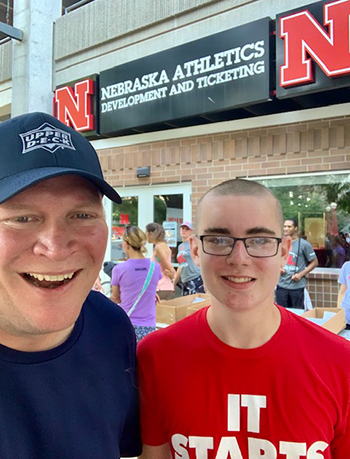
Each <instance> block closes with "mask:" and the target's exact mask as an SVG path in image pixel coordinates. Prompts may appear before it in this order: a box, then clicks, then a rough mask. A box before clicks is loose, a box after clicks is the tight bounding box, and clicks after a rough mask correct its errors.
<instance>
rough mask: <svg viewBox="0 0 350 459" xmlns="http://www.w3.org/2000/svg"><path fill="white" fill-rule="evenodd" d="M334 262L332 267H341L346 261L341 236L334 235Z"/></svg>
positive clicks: (332, 241)
mask: <svg viewBox="0 0 350 459" xmlns="http://www.w3.org/2000/svg"><path fill="white" fill-rule="evenodd" d="M331 243H332V253H333V264H332V268H341V267H342V266H343V264H344V261H345V255H346V254H345V249H344V247H343V246H342V240H341V238H340V237H339V236H333V238H332V240H331Z"/></svg>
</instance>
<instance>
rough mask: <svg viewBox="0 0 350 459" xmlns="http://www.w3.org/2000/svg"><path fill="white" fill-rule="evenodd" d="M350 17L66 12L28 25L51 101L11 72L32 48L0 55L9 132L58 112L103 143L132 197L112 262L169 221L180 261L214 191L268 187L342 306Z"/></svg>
mask: <svg viewBox="0 0 350 459" xmlns="http://www.w3.org/2000/svg"><path fill="white" fill-rule="evenodd" d="M35 3H36V2H35V0H27V3H26V6H27V8H29V10H31V9H32V8H33V5H35ZM53 3H54V2H53ZM349 3H350V2H349V1H348V0H344V1H340V2H339V1H337V2H335V1H320V2H316V3H312V4H310V2H309V1H301V0H277V1H274V2H271V1H269V0H186V1H176V2H163V1H161V0H157V1H154V0H152V1H151V0H142V1H141V0H133V1H130V0H118V1H115V0H95V1H92V2H90V3H88V4H86V5H84V6H82V7H81V8H78V9H76V10H74V11H72V12H70V13H69V14H65V15H62V16H59V15H58V14H57V5H56V9H55V10H54V9H53V8H52V9H50V15H46V19H45V18H42V16H43V15H42V14H39V13H37V18H39V19H38V20H37V21H35V24H34V25H33V24H30V26H29V30H32V29H34V28H35V27H40V21H41V20H42V21H44V22H46V23H48V26H47V28H46V29H45V32H43V33H44V34H46V35H47V38H48V39H47V40H45V39H43V37H41V41H42V42H43V43H42V46H43V51H42V53H41V54H39V55H40V56H41V59H42V58H43V56H46V58H45V59H44V61H45V65H47V63H48V62H49V63H50V66H51V68H52V73H50V72H49V71H48V70H47V71H45V75H43V80H42V81H41V84H39V83H37V85H38V86H42V87H41V88H40V91H41V93H40V94H41V95H40V97H41V101H40V100H37V101H35V91H36V88H35V85H32V86H31V88H32V89H30V90H24V91H23V71H22V76H21V75H20V74H19V73H20V72H18V68H17V69H16V59H17V58H16V59H15V57H16V56H18V55H21V54H20V53H22V54H23V47H24V46H26V47H27V54H28V56H31V54H34V57H35V55H36V54H37V52H36V51H35V50H31V49H30V47H29V45H32V43H27V44H26V43H13V40H12V42H11V41H10V42H7V43H3V44H1V45H0V62H1V63H2V64H3V65H1V66H0V117H2V118H0V119H5V118H6V117H9V116H10V115H11V113H12V116H13V115H15V114H19V113H20V112H21V110H23V111H28V110H29V111H32V110H34V109H39V110H40V109H44V110H45V111H49V109H48V108H47V107H48V105H47V104H50V107H51V106H52V100H54V103H53V107H54V109H53V110H54V111H55V114H56V116H58V117H60V118H63V119H62V121H65V122H67V123H69V124H72V125H73V126H74V125H75V127H76V128H78V129H79V130H81V131H82V132H84V135H86V136H88V137H89V138H90V139H91V140H92V143H93V144H94V146H95V148H96V149H97V151H98V154H99V156H100V159H101V163H102V167H103V172H104V174H105V177H106V179H107V180H108V181H109V182H110V183H111V184H112V185H113V186H115V187H116V188H117V189H118V191H119V192H120V194H121V195H122V196H123V204H122V205H121V206H120V207H117V206H112V205H111V204H109V203H106V213H107V216H108V220H109V226H110V229H111V239H110V244H109V247H108V250H107V254H106V259H108V260H109V259H114V260H117V259H118V258H119V257H120V256H121V250H120V243H119V242H118V241H119V236H120V234H121V232H122V230H123V228H124V227H125V224H127V223H132V224H137V225H139V226H140V227H142V228H144V227H145V225H146V224H147V223H150V222H152V221H158V222H160V223H163V222H166V223H165V226H167V229H168V234H169V240H170V244H171V245H173V246H174V248H173V251H174V257H175V255H176V246H177V245H178V243H179V234H178V227H179V225H180V224H181V222H183V221H188V220H193V219H194V218H195V211H196V206H197V203H198V200H199V198H200V197H201V195H202V194H203V193H204V192H206V191H207V190H208V189H209V188H210V187H211V186H213V185H216V184H218V183H220V182H221V181H223V180H226V179H230V178H236V177H241V178H247V179H254V180H259V181H261V182H262V183H264V184H265V185H266V186H268V187H270V188H272V189H273V191H274V192H275V193H276V195H277V196H278V198H279V199H280V200H281V202H282V206H283V211H284V214H285V218H296V219H297V221H298V226H299V229H300V231H301V235H302V236H303V237H305V238H307V239H308V240H309V241H310V243H312V245H313V247H314V248H315V250H316V253H317V256H318V258H319V262H320V267H319V268H317V269H316V270H315V271H314V272H313V273H311V274H310V275H309V279H308V288H309V292H310V296H311V299H312V301H313V305H314V306H336V297H337V292H338V286H337V278H338V273H339V266H338V265H337V263H338V261H336V253H337V248H336V244H337V243H338V239H339V238H341V236H342V234H341V233H344V235H346V233H350V194H349V185H350V95H349V94H348V92H349V90H348V86H349V81H350V80H348V79H349V74H350V71H349V69H350V58H349V51H348V50H347V51H346V50H344V49H343V47H342V46H341V44H340V43H342V42H344V41H345V42H346V39H345V40H344V38H346V37H347V38H348V36H349V26H348V24H349V21H348V20H347V21H346V20H345V21H343V20H342V18H345V19H346V18H348V17H349V14H350V7H349ZM56 16H57V17H56ZM22 17H23V11H22ZM289 18H291V19H289ZM295 18H297V19H295ZM287 19H288V20H287ZM15 20H16V10H14V23H15ZM293 20H295V21H297V20H299V21H304V22H303V23H300V22H299V23H298V22H295V24H293ZM346 22H347V26H346V25H344V24H346ZM19 24H22V25H23V27H25V26H26V24H27V22H26V19H24V22H22V23H19ZM300 24H302V26H301V25H300ZM50 27H51V29H52V32H51V31H50V30H51V29H50ZM31 28H32V29H31ZM300 29H302V30H305V31H307V32H308V35H307V37H306V38H305V40H303V38H304V37H301V36H300V34H299V35H298V34H297V32H296V30H300ZM41 30H44V29H43V28H41ZM293 33H294V35H293ZM24 36H26V35H24ZM27 36H29V34H27ZM34 36H35V35H34ZM293 36H294V42H295V43H296V45H295V48H294V49H292V48H287V44H288V45H290V44H291V43H292V42H293ZM50 40H51V41H50ZM23 41H25V38H24V40H23ZM347 42H349V40H348V39H347ZM48 43H49V44H48ZM50 43H52V46H51V45H50ZM298 43H299V44H300V43H304V44H303V45H300V46H299V47H298ZM305 43H306V44H305ZM21 47H22V48H21ZM28 49H29V51H28ZM50 53H51V54H50ZM298 53H299V55H300V56H301V57H302V59H301V63H300V62H299V64H298ZM302 53H303V54H302ZM300 56H299V57H300ZM329 56H340V57H339V59H338V61H336V59H331V58H330V57H329ZM37 59H38V57H37ZM293 59H294V61H293V62H294V64H295V68H296V67H298V65H299V67H300V69H299V70H300V72H301V77H300V78H299V80H298V77H297V76H295V75H294V76H293V75H292V73H293V69H292V67H291V65H289V64H290V63H291V62H292V60H293ZM348 59H349V60H348ZM308 62H309V64H308ZM303 64H304V65H305V68H306V67H307V66H308V69H306V70H305V75H304V76H303V75H302V72H303V69H302V68H301V67H302V65H303ZM26 68H28V66H27V67H26ZM26 77H27V78H29V79H30V71H29V74H28V75H26ZM39 77H40V75H39ZM20 78H22V80H20ZM293 78H294V79H293ZM37 80H39V81H40V78H37ZM21 81H22V83H21ZM31 81H32V83H33V84H35V81H36V80H35V79H34V78H32V79H31ZM43 81H48V83H47V84H49V87H46V88H44V86H45V85H44V84H43ZM87 81H88V82H89V83H86V82H87ZM21 84H22V86H20V85H21ZM16 85H17V86H16ZM18 87H21V88H22V95H20V94H21V92H20V91H19V90H15V89H16V88H18ZM67 87H69V88H71V89H70V90H68V89H66V88H67ZM44 89H45V91H44ZM79 91H82V92H81V93H80V92H79ZM28 92H30V93H31V99H30V100H29V101H27V102H26V105H25V104H24V103H23V100H25V99H26V98H27V99H28V97H29V96H28ZM83 96H84V97H85V99H84V100H85V105H84V104H83V102H82V100H83ZM79 97H80V99H79ZM21 103H22V105H21ZM40 104H41V105H40ZM45 104H46V105H45ZM83 105H84V108H83ZM64 107H65V108H64ZM67 107H68V108H67ZM84 114H85V118H84ZM88 115H89V116H91V117H94V118H88V117H87V116H88ZM79 123H81V124H79ZM242 211H244V210H242ZM340 242H342V241H340ZM345 249H346V247H345ZM345 249H344V250H345ZM338 251H339V250H338ZM348 256H349V255H348V254H347V253H346V250H345V254H344V259H343V262H344V261H345V260H346V259H348V258H346V257H348Z"/></svg>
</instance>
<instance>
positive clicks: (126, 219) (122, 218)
mask: <svg viewBox="0 0 350 459" xmlns="http://www.w3.org/2000/svg"><path fill="white" fill-rule="evenodd" d="M120 224H121V225H128V224H129V214H120Z"/></svg>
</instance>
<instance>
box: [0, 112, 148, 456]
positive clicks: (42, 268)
mask: <svg viewBox="0 0 350 459" xmlns="http://www.w3.org/2000/svg"><path fill="white" fill-rule="evenodd" d="M0 138H1V142H0V183H1V186H0V245H1V261H0V394H1V395H0V400H1V409H0V457H1V459H14V458H18V459H34V458H35V459H58V458H60V459H82V458H84V459H98V458H101V459H102V458H103V459H117V458H120V457H121V456H124V457H131V456H135V455H137V454H139V453H140V438H139V411H138V394H137V390H136V382H135V347H136V346H135V335H134V331H133V327H132V326H131V323H130V321H129V319H128V317H127V316H126V314H125V313H124V312H123V311H122V310H121V308H117V307H116V306H115V305H114V304H113V303H112V302H111V301H110V300H109V299H107V298H106V297H105V296H104V295H102V294H101V293H98V292H94V291H91V289H92V286H93V284H94V282H95V280H96V278H97V276H98V274H99V269H100V267H101V265H102V262H103V257H104V253H105V248H106V244H107V237H108V229H107V225H106V221H105V216H104V211H103V206H102V196H103V195H106V196H107V197H109V198H110V199H111V200H113V201H114V202H116V203H120V202H121V199H120V197H119V195H118V194H117V193H116V191H115V190H114V189H113V188H112V187H111V186H110V185H108V184H107V182H105V181H104V179H103V175H102V171H101V167H100V164H99V161H98V157H97V154H96V152H95V150H94V149H93V147H92V146H91V145H90V143H89V142H88V141H87V140H86V139H84V138H83V137H82V136H81V135H80V134H79V133H77V132H76V131H74V130H73V129H71V128H69V127H67V126H65V125H64V124H62V123H61V122H59V121H58V120H57V119H55V118H54V117H52V116H49V115H47V114H44V113H31V114H26V115H22V116H19V117H16V118H13V119H11V120H9V121H6V122H4V123H1V124H0Z"/></svg>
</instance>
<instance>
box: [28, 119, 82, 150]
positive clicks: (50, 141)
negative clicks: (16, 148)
mask: <svg viewBox="0 0 350 459" xmlns="http://www.w3.org/2000/svg"><path fill="white" fill-rule="evenodd" d="M20 136H21V139H22V144H23V149H22V154H23V155H24V154H25V153H29V152H30V151H33V150H36V149H38V148H43V149H44V150H47V151H49V152H51V153H55V151H56V150H58V149H59V148H69V149H71V150H75V151H76V149H75V147H74V145H73V143H72V139H71V135H70V133H69V132H66V131H63V130H62V129H58V128H56V127H55V126H52V125H51V124H49V123H44V124H42V125H41V126H40V127H39V128H38V129H33V130H32V131H28V132H24V133H23V134H20Z"/></svg>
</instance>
